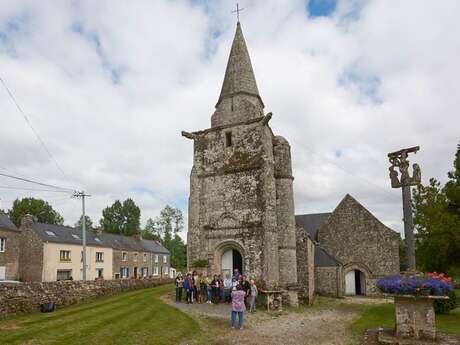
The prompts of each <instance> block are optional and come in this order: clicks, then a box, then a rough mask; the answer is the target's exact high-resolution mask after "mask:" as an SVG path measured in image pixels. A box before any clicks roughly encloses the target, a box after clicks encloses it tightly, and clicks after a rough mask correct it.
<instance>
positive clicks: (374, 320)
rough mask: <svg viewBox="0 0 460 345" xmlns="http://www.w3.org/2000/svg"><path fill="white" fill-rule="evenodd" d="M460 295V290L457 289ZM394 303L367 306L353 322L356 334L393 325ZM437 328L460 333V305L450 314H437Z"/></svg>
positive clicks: (450, 332) (452, 333)
mask: <svg viewBox="0 0 460 345" xmlns="http://www.w3.org/2000/svg"><path fill="white" fill-rule="evenodd" d="M456 293H457V296H460V290H456ZM393 326H394V305H393V304H380V305H375V306H367V307H366V308H365V310H364V312H363V314H362V315H361V316H360V317H359V318H358V319H357V320H355V321H354V322H353V324H352V326H351V329H352V331H353V334H354V335H362V334H363V333H364V331H366V330H367V329H369V328H377V327H393ZM436 329H437V330H438V331H440V332H443V333H447V334H451V335H460V307H458V308H456V309H454V310H452V311H451V312H450V313H448V314H439V315H436Z"/></svg>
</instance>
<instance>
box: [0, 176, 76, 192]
mask: <svg viewBox="0 0 460 345" xmlns="http://www.w3.org/2000/svg"><path fill="white" fill-rule="evenodd" d="M0 176H5V177H9V178H12V179H15V180H19V181H23V182H29V183H33V184H36V185H39V186H44V187H49V188H55V189H60V190H62V191H67V192H68V193H73V192H74V190H73V189H70V188H64V187H58V186H55V185H52V184H47V183H42V182H38V181H34V180H29V179H26V178H22V177H18V176H13V175H9V174H4V173H1V172H0Z"/></svg>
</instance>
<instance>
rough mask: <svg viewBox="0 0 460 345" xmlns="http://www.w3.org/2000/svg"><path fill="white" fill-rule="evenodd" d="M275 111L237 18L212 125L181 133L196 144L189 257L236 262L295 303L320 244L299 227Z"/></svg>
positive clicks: (270, 298)
mask: <svg viewBox="0 0 460 345" xmlns="http://www.w3.org/2000/svg"><path fill="white" fill-rule="evenodd" d="M271 117H272V114H271V113H268V114H265V113H264V103H263V100H262V98H261V96H260V94H259V90H258V88H257V83H256V79H255V76H254V72H253V69H252V65H251V60H250V57H249V53H248V49H247V47H246V43H245V40H244V37H243V33H242V30H241V25H240V23H239V22H238V23H237V27H236V33H235V37H234V40H233V43H232V47H231V50H230V56H229V59H228V63H227V68H226V71H225V76H224V81H223V85H222V89H221V92H220V96H219V99H218V100H217V104H216V106H215V111H214V114H213V115H212V116H211V127H210V128H208V129H204V130H201V131H196V132H182V135H183V136H184V137H186V138H189V139H192V140H193V143H194V149H193V150H194V159H193V167H192V171H191V175H190V196H189V226H188V234H187V236H188V237H187V262H188V268H189V270H193V269H198V270H207V272H208V273H209V274H223V275H224V276H225V275H226V274H231V272H232V271H233V269H235V268H238V269H239V270H240V271H241V272H243V273H245V274H246V275H248V276H249V277H251V278H254V279H256V280H257V281H258V282H259V284H261V285H262V287H263V289H264V291H265V292H266V295H267V303H268V304H270V303H271V304H273V307H274V308H276V307H277V306H278V305H279V304H280V303H281V301H283V302H286V303H289V304H290V305H293V306H296V305H297V304H298V297H299V293H300V297H301V298H302V299H304V300H306V301H311V300H312V297H313V294H314V292H315V287H314V286H315V278H314V277H315V274H316V272H315V263H314V258H315V254H314V253H315V249H316V248H317V247H318V245H317V244H316V242H317V239H315V238H313V237H312V236H311V235H310V234H309V233H308V232H305V231H301V230H300V229H302V227H301V226H299V222H298V224H297V226H296V218H295V215H294V197H293V180H294V178H293V176H292V168H291V152H290V151H291V150H290V146H289V143H288V141H287V140H286V139H285V138H283V137H282V136H278V135H275V134H274V133H273V131H272V129H271V128H270V126H269V121H270V119H271ZM323 233H324V236H328V233H327V231H326V230H325V231H324V232H323ZM323 233H321V234H323ZM355 244H356V243H355ZM357 245H363V243H362V242H361V243H357ZM318 248H319V247H318ZM321 248H322V247H321ZM328 249H330V248H329V247H328V246H325V247H324V250H328ZM331 255H333V254H331ZM340 259H341V256H340V255H337V257H336V258H334V259H331V260H333V261H334V262H335V261H337V262H339V261H338V260H340ZM350 267H352V266H350ZM353 267H354V266H353ZM298 276H299V279H298ZM331 284H332V283H331Z"/></svg>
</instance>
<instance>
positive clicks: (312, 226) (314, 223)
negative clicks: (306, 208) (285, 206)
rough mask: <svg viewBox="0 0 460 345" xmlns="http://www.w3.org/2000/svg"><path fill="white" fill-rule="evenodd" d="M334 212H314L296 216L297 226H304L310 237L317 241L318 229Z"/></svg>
mask: <svg viewBox="0 0 460 345" xmlns="http://www.w3.org/2000/svg"><path fill="white" fill-rule="evenodd" d="M331 214H332V213H312V214H300V215H297V216H295V223H296V225H297V226H299V227H301V228H304V229H305V230H306V231H307V233H308V235H310V238H311V239H313V240H314V241H317V239H318V238H317V235H318V230H319V228H320V226H321V225H323V223H324V222H325V221H326V220H327V219H328V218H329V216H330V215H331Z"/></svg>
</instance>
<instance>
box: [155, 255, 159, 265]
mask: <svg viewBox="0 0 460 345" xmlns="http://www.w3.org/2000/svg"><path fill="white" fill-rule="evenodd" d="M155 263H158V254H155Z"/></svg>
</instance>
